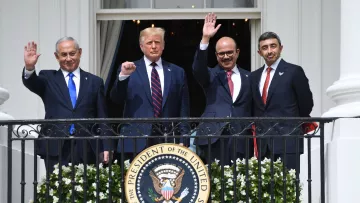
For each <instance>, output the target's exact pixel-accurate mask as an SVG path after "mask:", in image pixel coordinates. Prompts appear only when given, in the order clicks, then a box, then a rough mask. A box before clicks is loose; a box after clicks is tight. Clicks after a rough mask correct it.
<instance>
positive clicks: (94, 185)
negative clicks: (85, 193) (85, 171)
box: [92, 183, 96, 196]
mask: <svg viewBox="0 0 360 203" xmlns="http://www.w3.org/2000/svg"><path fill="white" fill-rule="evenodd" d="M92 186H93V188H96V183H93V184H92ZM95 196H96V195H95Z"/></svg>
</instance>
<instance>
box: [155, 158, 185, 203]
mask: <svg viewBox="0 0 360 203" xmlns="http://www.w3.org/2000/svg"><path fill="white" fill-rule="evenodd" d="M149 175H150V177H151V179H152V183H153V186H154V189H155V191H156V193H157V194H158V195H160V196H158V195H155V194H152V195H151V198H152V200H153V201H155V202H160V203H180V202H181V201H182V200H183V198H184V197H186V196H187V195H188V194H189V188H185V189H184V190H183V191H182V192H181V193H180V195H179V196H176V195H177V194H178V193H179V191H180V189H181V183H182V179H183V177H184V175H185V171H184V169H182V168H181V167H179V166H176V165H174V164H160V165H158V166H156V167H154V168H153V169H152V170H150V173H149ZM172 200H175V202H173V201H172Z"/></svg>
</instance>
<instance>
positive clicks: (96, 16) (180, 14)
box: [89, 0, 262, 75]
mask: <svg viewBox="0 0 360 203" xmlns="http://www.w3.org/2000/svg"><path fill="white" fill-rule="evenodd" d="M261 2H262V1H259V3H260V4H259V5H258V7H257V8H204V9H151V8H150V9H149V8H145V9H144V8H139V9H100V8H101V6H100V5H101V0H98V1H94V4H93V5H92V7H91V10H92V12H91V13H92V14H93V17H91V18H92V19H93V22H94V23H90V24H92V26H91V28H90V29H91V31H92V32H91V33H90V41H92V42H93V43H91V44H92V45H90V47H89V48H90V63H89V64H90V67H89V68H90V72H92V73H94V74H96V75H99V74H100V67H101V64H100V50H99V48H98V47H100V21H102V20H134V19H136V20H171V19H204V17H205V15H206V14H207V13H211V12H213V13H216V15H217V17H218V19H248V20H250V25H251V26H250V29H251V71H253V70H256V69H257V68H258V67H260V63H261V58H260V57H259V55H258V54H257V38H258V37H259V36H260V34H261V30H262V29H261V27H262V25H261V17H262V12H261Z"/></svg>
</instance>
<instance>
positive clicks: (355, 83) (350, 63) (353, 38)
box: [323, 0, 360, 117]
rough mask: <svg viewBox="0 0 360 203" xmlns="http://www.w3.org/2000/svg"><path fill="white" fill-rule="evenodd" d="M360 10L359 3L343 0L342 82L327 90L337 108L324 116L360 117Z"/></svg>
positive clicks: (357, 0)
mask: <svg viewBox="0 0 360 203" xmlns="http://www.w3.org/2000/svg"><path fill="white" fill-rule="evenodd" d="M359 7H360V1H359V0H341V20H340V26H341V31H340V33H341V34H340V36H341V37H340V79H339V80H338V81H336V82H335V83H334V84H333V85H332V86H330V87H329V88H328V89H327V95H328V96H329V97H330V98H331V99H332V100H333V101H335V103H336V106H335V107H334V108H331V109H330V110H329V111H328V112H326V113H325V114H324V115H323V116H325V117H334V116H336V117H352V116H360V67H359V64H360V63H359V47H360V40H359V36H360V24H359V22H358V20H359V19H360V12H359V11H358V9H359ZM327 43H338V42H336V41H335V40H334V41H329V42H327Z"/></svg>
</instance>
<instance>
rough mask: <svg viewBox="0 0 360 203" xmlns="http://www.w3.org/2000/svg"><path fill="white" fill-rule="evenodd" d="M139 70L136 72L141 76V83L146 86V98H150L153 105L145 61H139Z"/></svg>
mask: <svg viewBox="0 0 360 203" xmlns="http://www.w3.org/2000/svg"><path fill="white" fill-rule="evenodd" d="M139 64H140V65H139V68H137V69H136V72H137V73H138V74H139V76H140V79H141V82H142V83H143V84H144V85H143V87H144V91H145V94H146V97H147V98H148V100H149V102H150V104H152V97H151V91H150V83H149V78H148V74H147V71H146V65H145V61H144V59H140V60H139Z"/></svg>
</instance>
